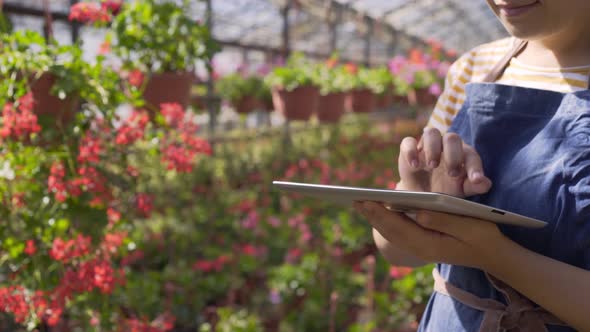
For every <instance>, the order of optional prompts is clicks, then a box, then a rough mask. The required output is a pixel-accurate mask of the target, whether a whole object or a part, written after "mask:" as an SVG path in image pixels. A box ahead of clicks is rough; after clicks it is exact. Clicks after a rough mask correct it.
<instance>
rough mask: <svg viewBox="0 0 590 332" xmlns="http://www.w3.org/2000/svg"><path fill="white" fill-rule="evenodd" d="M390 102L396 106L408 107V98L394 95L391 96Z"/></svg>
mask: <svg viewBox="0 0 590 332" xmlns="http://www.w3.org/2000/svg"><path fill="white" fill-rule="evenodd" d="M392 102H393V103H394V104H396V105H400V106H407V105H408V96H407V95H396V94H394V95H393V96H392Z"/></svg>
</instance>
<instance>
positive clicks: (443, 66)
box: [437, 61, 451, 78]
mask: <svg viewBox="0 0 590 332" xmlns="http://www.w3.org/2000/svg"><path fill="white" fill-rule="evenodd" d="M449 68H451V63H450V62H448V61H443V62H441V63H440V65H439V66H438V68H437V75H438V77H439V78H445V77H446V76H447V73H448V71H449Z"/></svg>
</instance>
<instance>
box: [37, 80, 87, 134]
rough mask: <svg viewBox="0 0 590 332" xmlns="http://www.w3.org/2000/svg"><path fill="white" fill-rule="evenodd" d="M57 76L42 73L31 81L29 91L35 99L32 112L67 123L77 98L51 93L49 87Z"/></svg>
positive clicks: (70, 119) (75, 105)
mask: <svg viewBox="0 0 590 332" xmlns="http://www.w3.org/2000/svg"><path fill="white" fill-rule="evenodd" d="M56 80H57V77H56V76H55V75H53V74H51V73H43V74H42V75H41V76H40V77H39V78H38V79H37V80H34V81H32V82H31V92H32V93H33V98H34V99H35V104H34V107H33V112H34V113H35V114H37V115H38V116H40V117H41V118H49V117H51V118H55V121H56V122H58V123H60V124H67V123H69V122H71V121H72V120H73V119H74V115H75V113H76V108H77V106H78V98H75V97H71V96H68V97H67V98H65V99H60V98H59V97H57V96H54V95H53V94H51V89H52V87H53V85H54V84H55V82H56Z"/></svg>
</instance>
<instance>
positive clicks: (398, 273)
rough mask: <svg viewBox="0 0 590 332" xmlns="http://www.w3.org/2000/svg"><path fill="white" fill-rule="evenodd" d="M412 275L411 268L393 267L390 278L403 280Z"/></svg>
mask: <svg viewBox="0 0 590 332" xmlns="http://www.w3.org/2000/svg"><path fill="white" fill-rule="evenodd" d="M410 273H412V268H411V267H403V266H392V267H390V268H389V276H391V277H392V278H393V279H401V278H403V277H405V276H407V275H408V274H410Z"/></svg>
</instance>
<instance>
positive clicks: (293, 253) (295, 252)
mask: <svg viewBox="0 0 590 332" xmlns="http://www.w3.org/2000/svg"><path fill="white" fill-rule="evenodd" d="M302 254H303V250H301V249H299V248H291V249H289V251H288V252H287V257H286V261H287V262H288V263H291V264H292V263H294V262H295V261H297V259H299V257H301V255H302Z"/></svg>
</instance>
